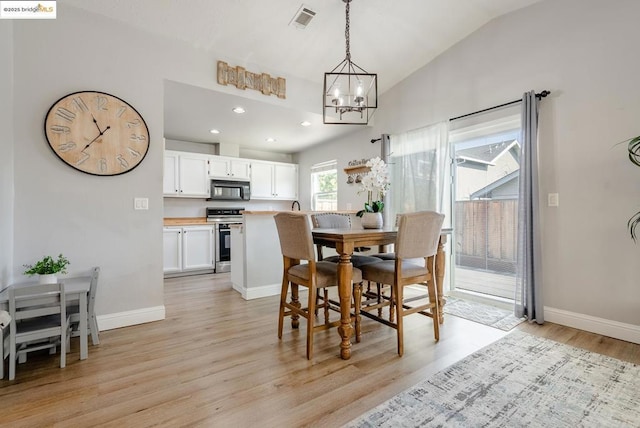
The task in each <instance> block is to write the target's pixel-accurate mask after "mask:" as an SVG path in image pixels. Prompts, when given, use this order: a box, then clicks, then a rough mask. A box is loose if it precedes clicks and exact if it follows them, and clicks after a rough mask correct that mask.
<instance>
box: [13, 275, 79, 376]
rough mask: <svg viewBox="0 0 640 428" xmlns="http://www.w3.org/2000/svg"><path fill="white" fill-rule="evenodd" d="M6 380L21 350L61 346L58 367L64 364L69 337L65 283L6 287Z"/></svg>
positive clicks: (24, 351) (14, 368) (14, 371)
mask: <svg viewBox="0 0 640 428" xmlns="http://www.w3.org/2000/svg"><path fill="white" fill-rule="evenodd" d="M9 315H10V316H11V330H10V333H9V348H10V355H9V380H13V379H14V378H15V374H16V359H18V358H19V357H20V355H21V354H26V353H27V352H32V351H36V350H41V349H50V350H53V352H55V349H56V348H57V347H58V346H59V348H60V368H64V367H65V366H66V352H67V341H68V340H69V332H68V323H69V320H68V318H67V307H66V301H65V294H64V284H63V283H62V282H58V283H55V284H35V285H20V286H12V287H10V288H9Z"/></svg>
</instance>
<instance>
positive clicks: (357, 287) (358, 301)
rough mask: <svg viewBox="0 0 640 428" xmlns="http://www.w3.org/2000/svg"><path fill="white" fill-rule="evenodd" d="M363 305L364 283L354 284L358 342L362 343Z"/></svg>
mask: <svg viewBox="0 0 640 428" xmlns="http://www.w3.org/2000/svg"><path fill="white" fill-rule="evenodd" d="M361 305H362V283H359V284H354V285H353V308H354V313H355V319H356V322H355V324H356V342H357V343H360V338H361V329H360V321H361V316H360V306H361Z"/></svg>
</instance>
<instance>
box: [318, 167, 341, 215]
mask: <svg viewBox="0 0 640 428" xmlns="http://www.w3.org/2000/svg"><path fill="white" fill-rule="evenodd" d="M337 165H338V163H337V162H336V161H335V160H331V161H327V162H322V163H317V164H315V165H313V166H312V167H311V209H312V210H314V211H335V210H337V209H338V170H337Z"/></svg>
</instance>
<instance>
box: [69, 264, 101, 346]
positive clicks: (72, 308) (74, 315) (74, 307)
mask: <svg viewBox="0 0 640 428" xmlns="http://www.w3.org/2000/svg"><path fill="white" fill-rule="evenodd" d="M99 277H100V268H99V267H97V266H96V267H94V268H93V269H91V283H90V285H89V298H88V299H87V317H88V323H87V325H88V326H89V333H90V334H91V343H93V344H94V345H99V344H100V337H99V331H98V320H97V318H96V310H95V307H96V292H97V289H98V279H99ZM79 304H80V302H79V301H76V302H73V303H70V304H69V305H68V306H67V314H68V315H69V319H70V321H71V336H72V337H77V336H79V335H80V331H79V330H80V307H79V306H78V305H79Z"/></svg>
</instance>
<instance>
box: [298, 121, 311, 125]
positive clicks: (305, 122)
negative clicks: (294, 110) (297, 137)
mask: <svg viewBox="0 0 640 428" xmlns="http://www.w3.org/2000/svg"><path fill="white" fill-rule="evenodd" d="M300 125H302V126H311V122H309V121H308V120H305V121H304V122H300Z"/></svg>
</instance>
